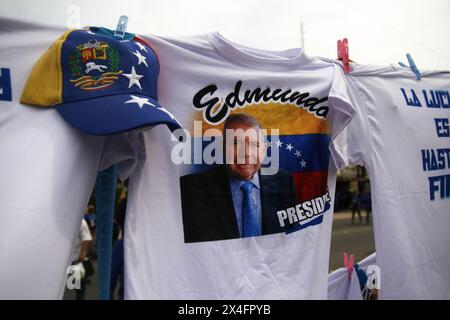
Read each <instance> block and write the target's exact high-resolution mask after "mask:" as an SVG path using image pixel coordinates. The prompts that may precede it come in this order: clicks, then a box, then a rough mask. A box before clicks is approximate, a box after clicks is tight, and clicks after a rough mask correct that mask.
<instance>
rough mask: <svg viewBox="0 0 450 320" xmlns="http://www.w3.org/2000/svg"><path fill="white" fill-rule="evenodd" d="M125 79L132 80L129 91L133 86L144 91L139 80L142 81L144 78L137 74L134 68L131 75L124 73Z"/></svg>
mask: <svg viewBox="0 0 450 320" xmlns="http://www.w3.org/2000/svg"><path fill="white" fill-rule="evenodd" d="M122 75H123V76H124V77H127V78H128V79H129V80H130V84H129V85H128V89H129V88H131V87H132V86H134V85H136V86H138V87H139V89H141V90H142V87H141V84H140V82H139V79H141V78H142V77H144V76H141V75H140V74H137V73H136V70H134V66H132V67H131V73H122Z"/></svg>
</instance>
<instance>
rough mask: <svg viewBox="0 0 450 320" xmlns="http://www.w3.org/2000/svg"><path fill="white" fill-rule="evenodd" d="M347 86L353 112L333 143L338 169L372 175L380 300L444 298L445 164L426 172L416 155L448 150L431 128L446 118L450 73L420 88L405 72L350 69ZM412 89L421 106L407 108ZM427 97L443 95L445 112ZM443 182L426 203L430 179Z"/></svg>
mask: <svg viewBox="0 0 450 320" xmlns="http://www.w3.org/2000/svg"><path fill="white" fill-rule="evenodd" d="M346 79H347V85H348V89H349V94H350V96H351V98H352V102H353V103H354V104H355V105H356V106H357V107H358V108H357V109H358V112H357V114H356V115H355V117H354V118H353V120H352V121H351V123H350V125H349V126H348V127H347V128H346V129H345V130H344V132H343V134H342V135H341V136H340V137H339V139H338V140H336V142H337V143H336V146H337V147H336V150H335V159H337V160H338V162H337V166H338V167H340V168H342V167H344V166H345V165H348V164H360V165H364V166H365V167H366V168H367V170H368V173H369V176H370V181H371V189H372V208H373V221H374V233H375V247H376V252H377V263H378V265H379V266H380V268H381V277H382V282H381V288H380V298H381V299H434V298H436V299H448V298H450V272H449V270H450V233H449V232H448V230H450V215H449V213H450V199H449V197H448V196H447V197H445V196H444V198H441V196H440V191H441V190H442V191H447V192H448V186H449V183H450V182H449V180H448V179H449V178H448V177H449V176H448V174H449V173H450V170H449V160H450V159H448V157H449V156H448V154H447V158H445V156H444V158H443V159H438V160H437V161H439V162H440V163H441V164H443V168H442V169H439V170H433V171H428V170H426V171H424V170H423V159H422V154H421V150H428V149H433V150H435V149H439V148H441V149H445V148H449V147H450V143H449V141H450V139H449V138H448V137H439V136H438V135H437V128H436V124H435V119H436V118H444V119H449V118H450V109H449V107H450V105H449V103H450V102H449V101H448V97H449V96H448V94H449V90H450V73H449V72H447V73H446V72H423V77H422V79H421V80H420V81H417V80H416V79H415V75H414V73H413V72H412V71H410V70H409V69H404V68H395V67H392V66H391V67H383V68H382V67H376V66H359V65H354V71H353V72H352V73H351V74H350V75H349V76H348V77H346ZM402 89H403V90H404V93H403V92H402ZM411 90H413V91H414V94H415V95H416V98H417V99H418V100H419V102H420V104H421V107H419V106H408V101H409V103H410V104H411V103H412V102H413V101H414V100H415V99H414V95H413V93H412V91H411ZM431 90H433V93H436V92H437V91H439V90H441V92H443V95H442V97H443V104H444V106H443V107H440V108H429V107H427V104H426V100H425V99H426V97H425V95H427V98H428V100H430V99H431V94H432V92H431ZM436 90H437V91H436ZM416 103H417V101H416ZM447 121H448V120H447ZM441 131H442V130H441ZM445 175H447V186H445V185H444V186H442V185H439V183H436V185H437V187H438V190H437V192H433V194H434V196H435V199H434V200H431V195H430V190H431V188H430V185H429V177H432V176H445ZM439 186H440V187H439ZM444 195H445V192H444Z"/></svg>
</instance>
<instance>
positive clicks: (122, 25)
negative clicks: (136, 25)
mask: <svg viewBox="0 0 450 320" xmlns="http://www.w3.org/2000/svg"><path fill="white" fill-rule="evenodd" d="M127 25H128V17H127V16H120V18H119V22H117V27H116V31H114V38H116V39H119V40H123V38H124V37H125V32H126V31H127Z"/></svg>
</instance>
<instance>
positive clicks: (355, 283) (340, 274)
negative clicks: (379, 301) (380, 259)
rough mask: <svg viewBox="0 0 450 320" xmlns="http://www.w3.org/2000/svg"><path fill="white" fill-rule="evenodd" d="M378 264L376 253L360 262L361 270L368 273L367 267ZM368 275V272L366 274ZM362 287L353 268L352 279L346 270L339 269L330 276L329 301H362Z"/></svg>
mask: <svg viewBox="0 0 450 320" xmlns="http://www.w3.org/2000/svg"><path fill="white" fill-rule="evenodd" d="M375 264H376V255H375V253H373V254H371V255H370V256H368V257H366V258H364V260H362V261H360V262H358V266H359V269H360V270H363V271H364V272H366V271H367V267H369V266H371V265H375ZM366 274H367V272H366ZM362 299H363V296H362V293H361V287H360V283H359V279H358V275H357V273H356V269H355V268H353V271H352V275H351V278H350V279H349V278H348V271H347V269H346V268H339V269H337V270H335V271H333V272H332V273H330V274H329V275H328V300H362Z"/></svg>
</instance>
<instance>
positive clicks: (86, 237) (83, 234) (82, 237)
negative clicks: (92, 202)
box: [72, 219, 92, 261]
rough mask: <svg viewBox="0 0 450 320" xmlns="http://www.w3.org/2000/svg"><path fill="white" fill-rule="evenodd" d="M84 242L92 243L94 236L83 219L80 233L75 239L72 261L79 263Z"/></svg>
mask: <svg viewBox="0 0 450 320" xmlns="http://www.w3.org/2000/svg"><path fill="white" fill-rule="evenodd" d="M84 241H92V235H91V232H90V231H89V227H88V224H87V222H86V220H84V219H81V226H80V232H79V233H78V236H77V237H76V239H75V245H74V248H73V254H72V261H77V260H78V258H79V257H80V253H81V245H82V244H83V242H84Z"/></svg>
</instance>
